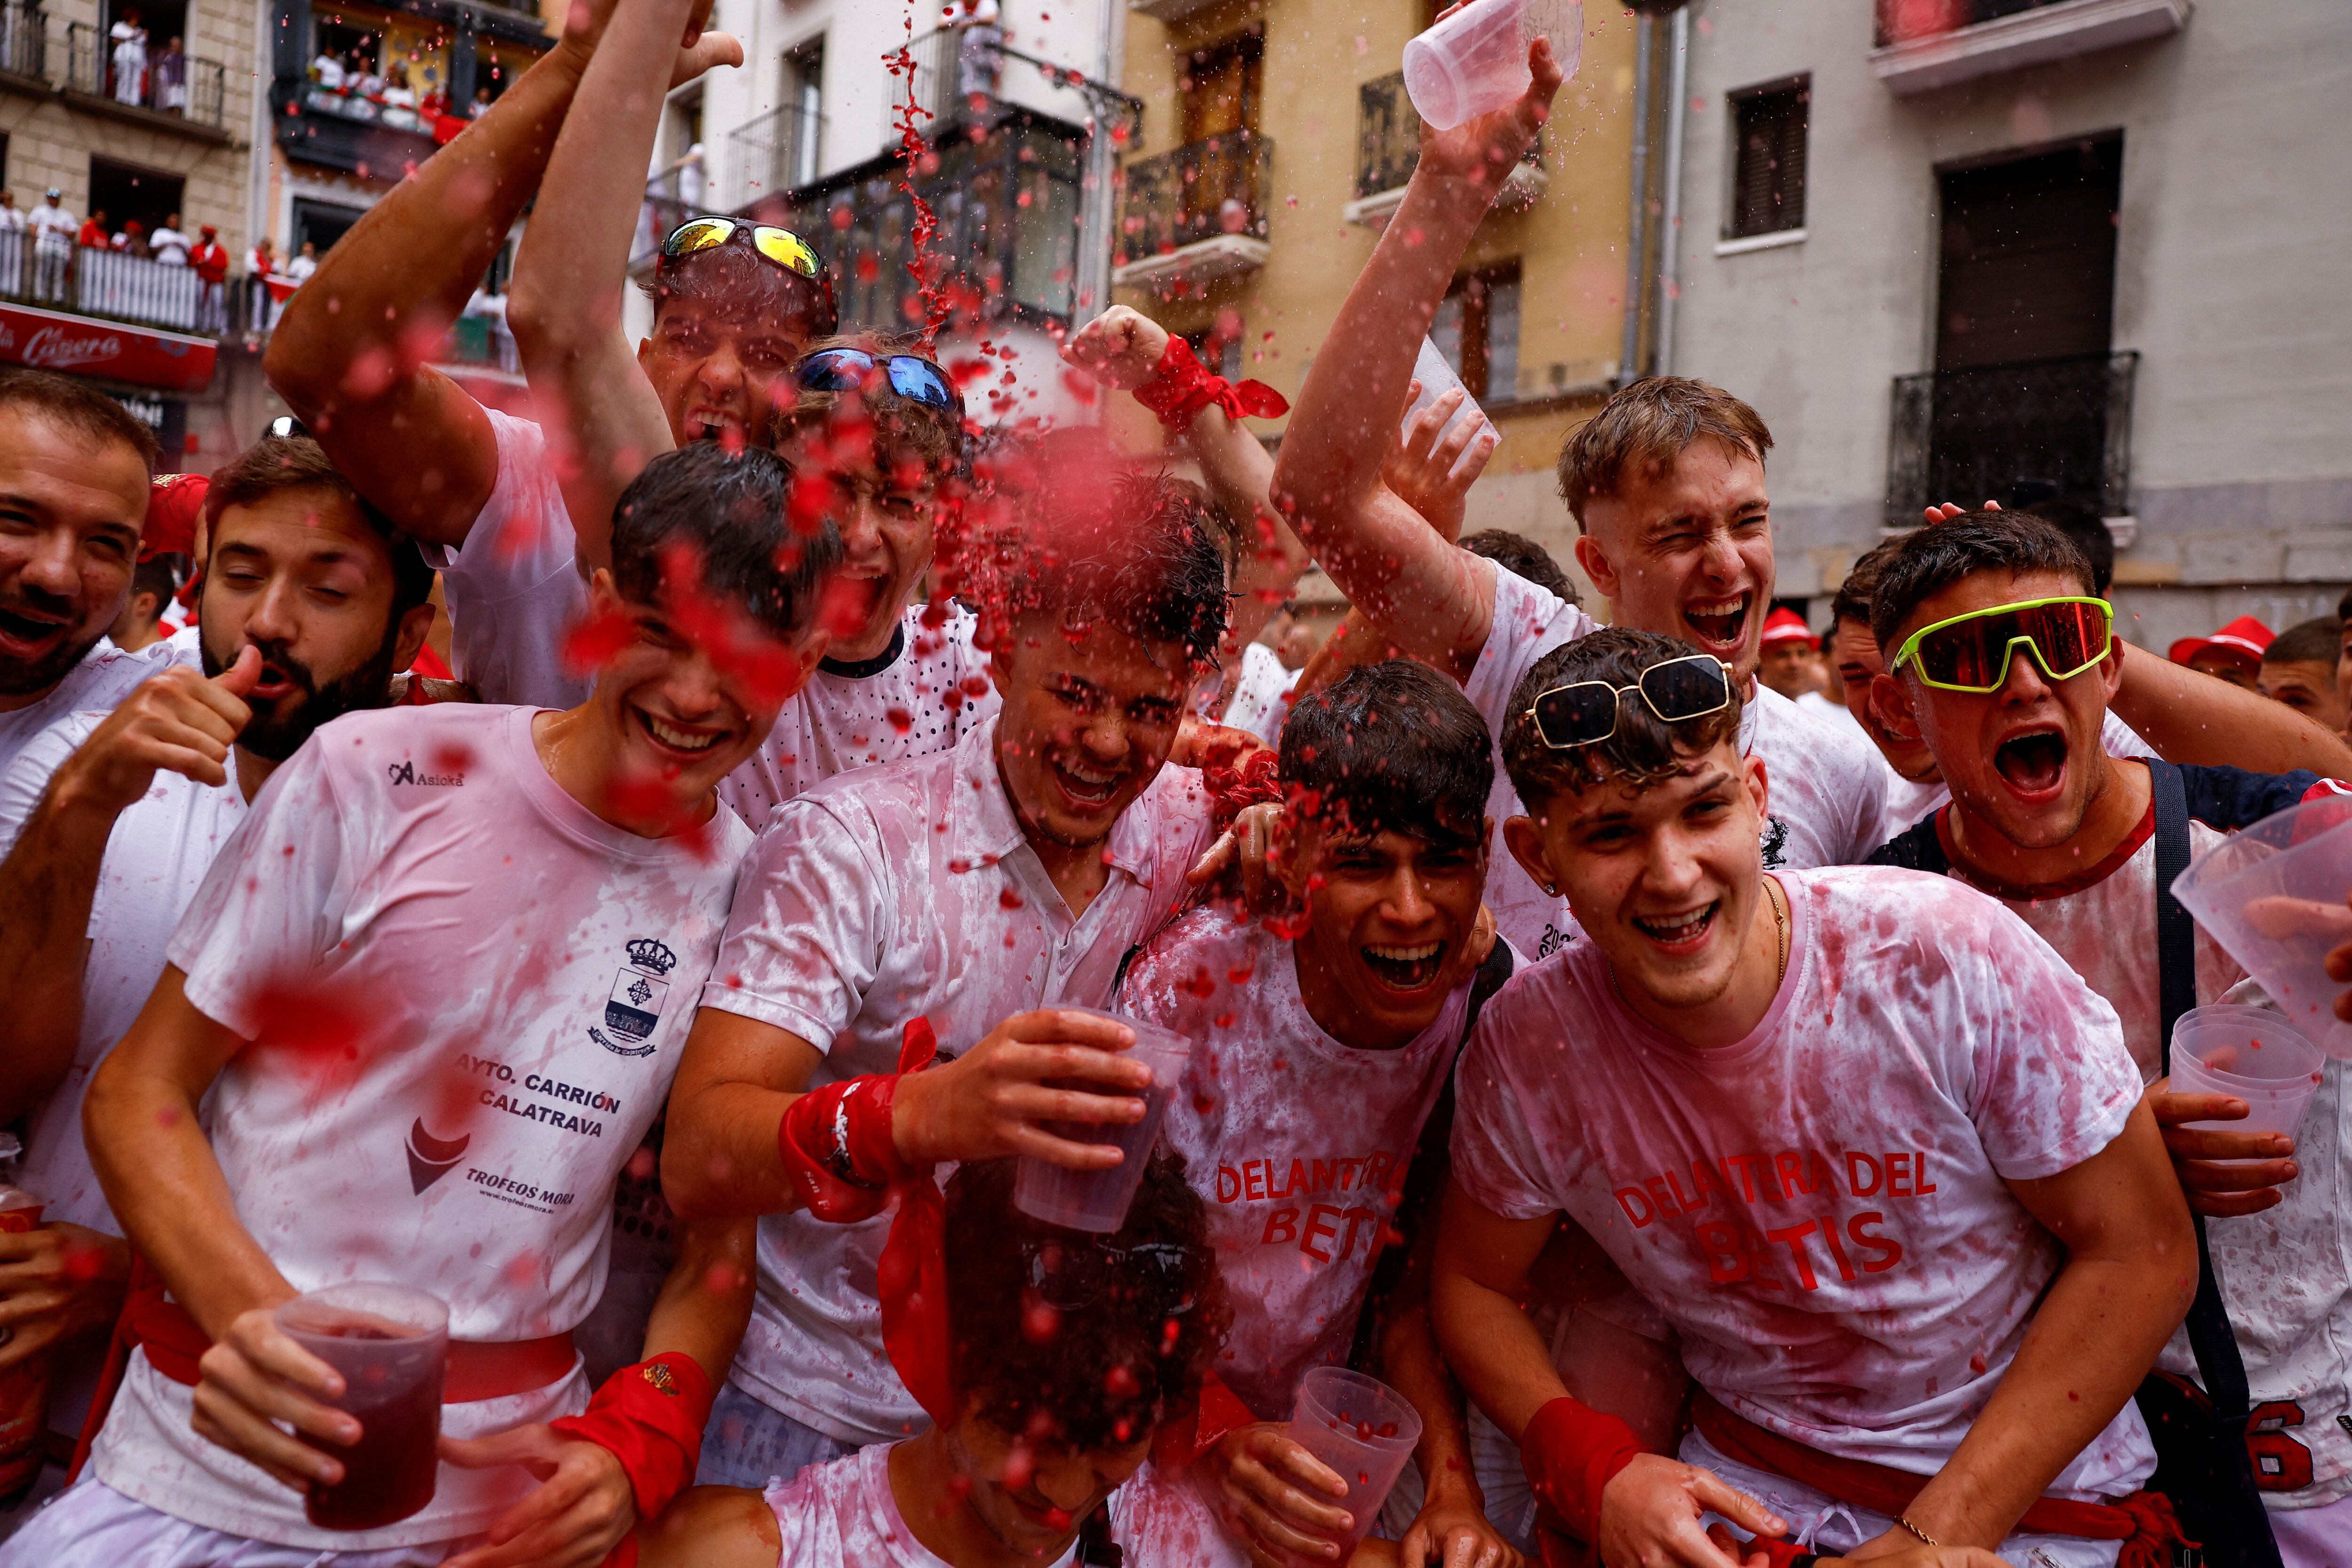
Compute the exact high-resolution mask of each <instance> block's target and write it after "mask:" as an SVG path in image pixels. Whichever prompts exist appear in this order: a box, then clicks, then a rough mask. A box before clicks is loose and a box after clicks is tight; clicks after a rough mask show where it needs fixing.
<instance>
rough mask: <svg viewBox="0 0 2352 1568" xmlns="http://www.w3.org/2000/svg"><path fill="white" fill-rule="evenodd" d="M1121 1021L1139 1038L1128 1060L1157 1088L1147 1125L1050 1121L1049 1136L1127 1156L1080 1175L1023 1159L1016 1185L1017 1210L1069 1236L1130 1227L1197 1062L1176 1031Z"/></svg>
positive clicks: (1148, 1097) (1149, 1095)
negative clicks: (1172, 1105)
mask: <svg viewBox="0 0 2352 1568" xmlns="http://www.w3.org/2000/svg"><path fill="white" fill-rule="evenodd" d="M1060 1010H1061V1011H1063V1012H1075V1013H1092V1014H1093V1015H1094V1016H1095V1017H1097V1018H1110V1017H1111V1016H1112V1015H1111V1014H1109V1013H1107V1012H1102V1011H1099V1010H1097V1009H1094V1008H1063V1009H1060ZM1116 1021H1118V1022H1119V1023H1122V1024H1125V1025H1126V1026H1127V1027H1128V1028H1129V1029H1131V1030H1134V1031H1135V1043H1134V1044H1133V1045H1131V1046H1129V1047H1128V1054H1129V1055H1130V1056H1132V1057H1134V1058H1135V1059H1136V1060H1137V1061H1140V1062H1142V1063H1143V1064H1144V1065H1145V1066H1147V1067H1149V1068H1150V1069H1151V1087H1150V1089H1148V1090H1145V1091H1144V1092H1143V1119H1142V1120H1141V1121H1139V1122H1129V1123H1128V1124H1126V1125H1124V1126H1119V1125H1114V1124H1109V1123H1103V1122H1095V1123H1088V1122H1049V1123H1046V1124H1045V1127H1046V1130H1047V1131H1049V1132H1051V1133H1053V1134H1055V1136H1057V1137H1063V1138H1067V1139H1069V1140H1070V1141H1071V1142H1073V1143H1079V1144H1110V1145H1115V1146H1116V1147H1117V1148H1118V1151H1119V1154H1120V1155H1121V1158H1120V1160H1119V1162H1118V1164H1117V1165H1115V1166H1111V1167H1110V1168H1109V1169H1108V1170H1100V1171H1074V1170H1070V1169H1067V1168H1066V1167H1065V1166H1057V1165H1055V1164H1054V1163H1052V1162H1051V1161H1049V1160H1041V1159H1034V1158H1032V1157H1030V1156H1028V1155H1023V1156H1022V1159H1021V1169H1020V1171H1019V1172H1018V1174H1016V1175H1015V1176H1014V1177H1013V1207H1015V1208H1018V1209H1019V1210H1020V1211H1021V1212H1022V1213H1024V1214H1026V1215H1028V1216H1030V1217H1031V1218H1035V1219H1042V1220H1044V1221H1045V1223H1047V1224H1048V1225H1058V1226H1061V1227H1063V1228H1065V1229H1068V1230H1087V1231H1093V1232H1095V1233H1097V1234H1098V1235H1108V1234H1109V1233H1110V1232H1112V1231H1114V1230H1117V1229H1118V1228H1119V1227H1120V1226H1122V1225H1124V1224H1126V1223H1127V1206H1128V1205H1129V1204H1130V1203H1133V1202H1134V1201H1135V1189H1136V1187H1137V1186H1139V1185H1140V1184H1141V1183H1142V1181H1143V1167H1144V1166H1145V1164H1146V1163H1147V1162H1149V1161H1150V1158H1151V1146H1152V1145H1154V1144H1156V1143H1158V1142H1159V1141H1160V1121H1161V1120H1162V1119H1163V1118H1164V1117H1165V1116H1166V1115H1167V1114H1168V1104H1169V1102H1170V1101H1171V1100H1173V1099H1174V1098H1175V1097H1176V1081H1177V1080H1178V1079H1179V1078H1181V1076H1182V1075H1183V1072H1184V1064H1185V1063H1186V1062H1187V1061H1191V1060H1192V1041H1191V1040H1187V1039H1185V1038H1184V1037H1183V1036H1182V1035H1181V1034H1178V1033H1176V1032H1175V1031H1174V1030H1165V1029H1161V1028H1160V1026H1159V1025H1157V1024H1149V1023H1142V1022H1139V1021H1138V1020H1137V1019H1130V1018H1122V1019H1117V1020H1116ZM1071 1087H1073V1088H1080V1089H1085V1090H1087V1091H1089V1092H1094V1093H1101V1092H1104V1091H1103V1089H1102V1087H1101V1085H1099V1084H1094V1083H1074V1084H1072V1085H1071Z"/></svg>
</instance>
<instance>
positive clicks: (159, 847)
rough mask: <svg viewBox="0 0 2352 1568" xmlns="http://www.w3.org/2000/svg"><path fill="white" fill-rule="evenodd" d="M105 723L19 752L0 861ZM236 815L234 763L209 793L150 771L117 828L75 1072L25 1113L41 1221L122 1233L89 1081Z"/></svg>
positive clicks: (3, 819) (4, 797) (44, 738)
mask: <svg viewBox="0 0 2352 1568" xmlns="http://www.w3.org/2000/svg"><path fill="white" fill-rule="evenodd" d="M106 717H107V716H106V715H105V714H103V713H78V714H72V715H69V716H67V717H66V718H63V719H61V720H59V721H58V723H56V724H53V725H51V726H50V727H48V728H47V729H45V730H43V731H42V732H41V733H40V734H39V735H37V736H35V737H33V738H32V739H31V740H30V741H28V742H27V743H26V746H25V748H24V750H22V751H20V752H19V753H17V755H16V761H15V762H13V763H11V764H10V765H9V768H8V770H7V772H6V774H5V776H0V855H5V853H6V852H7V851H8V850H10V849H13V848H14V847H15V845H16V837H17V835H18V834H19V833H21V832H22V831H24V827H25V824H26V821H29V820H30V819H31V817H32V814H33V811H34V809H35V808H36V807H37V806H38V805H39V804H40V799H41V791H42V790H43V789H44V788H46V787H47V783H48V780H49V776H50V775H51V774H53V773H55V772H56V771H57V769H58V765H59V764H61V763H62V762H64V761H65V759H66V758H68V757H69V756H71V755H72V754H73V753H74V751H75V750H76V749H77V748H79V747H80V746H81V744H82V743H83V742H84V741H86V740H88V739H89V737H90V734H91V732H92V731H94V730H96V729H97V728H98V727H99V726H100V725H101V724H103V723H105V722H106ZM245 816H246V802H245V795H244V793H243V791H241V790H240V789H238V788H237V784H236V768H235V767H234V765H232V766H231V768H230V769H229V778H228V780H227V782H226V783H224V784H218V785H213V784H199V783H197V782H195V781H194V779H187V778H184V777H183V776H182V775H180V774H177V773H172V772H167V771H163V770H161V769H159V770H158V771H157V772H156V774H155V781H154V783H152V785H150V786H149V787H148V789H147V793H146V794H145V795H143V796H142V797H140V799H139V800H136V801H134V802H132V803H131V806H130V807H129V808H127V809H126V810H124V811H123V812H122V814H121V816H119V817H117V818H115V820H114V829H113V831H112V833H111V834H110V836H109V837H108V839H107V841H106V855H105V859H104V860H103V861H102V862H100V866H99V872H98V886H97V888H96V890H95V891H94V893H93V894H92V896H91V899H90V905H89V928H88V936H89V962H88V964H87V965H86V967H84V968H83V970H82V981H81V1035H80V1039H79V1041H78V1042H77V1044H76V1047H75V1051H74V1061H73V1066H72V1067H71V1068H70V1069H69V1070H68V1071H67V1073H66V1077H65V1081H64V1082H62V1083H60V1084H58V1087H57V1088H56V1089H55V1090H54V1091H53V1092H51V1093H50V1095H49V1097H48V1098H47V1100H45V1101H43V1102H42V1103H41V1104H40V1105H39V1106H38V1107H37V1109H36V1110H35V1111H34V1112H33V1113H32V1116H31V1124H30V1127H29V1130H28V1131H27V1133H26V1137H25V1159H24V1166H23V1171H24V1185H25V1186H26V1187H27V1188H29V1189H30V1190H31V1191H33V1192H35V1193H37V1194H38V1195H40V1197H41V1198H42V1199H43V1200H44V1202H45V1203H46V1204H47V1208H46V1209H45V1210H44V1218H47V1219H51V1220H60V1219H61V1220H66V1221H68V1222H70V1223H72V1224H75V1225H86V1226H89V1228H91V1229H93V1230H103V1231H105V1232H106V1233H107V1234H108V1235H110V1236H120V1235H121V1234H122V1228H121V1226H120V1225H118V1224H116V1223H115V1220H114V1211H113V1210H112V1209H111V1208H110V1207H108V1206H107V1202H106V1194H105V1193H104V1192H102V1191H101V1190H100V1188H99V1185H98V1176H97V1173H96V1172H94V1171H93V1170H91V1168H90V1164H89V1151H88V1150H87V1149H86V1148H85V1146H84V1145H83V1144H82V1137H81V1103H82V1096H83V1095H84V1094H85V1093H86V1092H88V1090H89V1075H90V1074H91V1073H93V1072H95V1071H98V1064H99V1062H100V1061H102V1060H104V1058H105V1056H106V1053H107V1052H108V1051H111V1050H113V1049H114V1042H115V1041H116V1040H121V1038H122V1037H123V1036H124V1035H125V1034H127V1033H129V1032H130V1030H131V1023H132V1021H133V1020H134V1019H137V1018H138V1016H139V1009H141V1008H142V1007H144V1006H146V1005H147V997H148V993H149V992H151V991H152V990H153V989H154V988H155V981H156V979H157V977H160V976H161V975H162V974H163V950H164V945H165V944H166V943H168V942H169V941H170V940H171V937H172V931H173V927H175V926H176V925H178V924H179V922H180V915H181V914H182V912H183V911H184V910H185V909H186V908H187V906H188V904H189V901H190V900H192V899H194V897H195V895H196V889H197V887H198V885H199V884H201V883H203V881H204V879H205V872H207V871H208V870H210V869H211V867H212V862H213V857H214V856H215V854H217V853H219V852H220V848H221V846H222V845H223V844H224V843H226V841H227V840H228V837H229V835H230V834H231V833H232V832H234V831H236V826H237V824H238V823H240V822H242V821H245Z"/></svg>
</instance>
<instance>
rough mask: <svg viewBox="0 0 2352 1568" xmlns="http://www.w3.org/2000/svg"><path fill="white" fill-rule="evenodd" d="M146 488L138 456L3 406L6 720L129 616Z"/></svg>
mask: <svg viewBox="0 0 2352 1568" xmlns="http://www.w3.org/2000/svg"><path fill="white" fill-rule="evenodd" d="M148 489H149V483H148V476H147V466H146V464H145V463H144V462H142V460H141V458H140V455H139V454H138V453H137V452H135V451H133V450H132V449H131V447H129V446H127V445H125V444H121V443H119V442H112V441H105V440H101V439H99V438H97V437H94V436H91V435H89V434H83V433H82V432H80V431H78V430H75V429H72V428H70V427H68V426H66V425H63V424H59V423H56V422H54V421H52V420H49V419H47V418H44V417H43V416H42V415H41V414H40V413H38V412H37V411H35V410H32V409H28V408H26V407H25V406H24V405H22V404H18V403H7V404H0V711H5V710H6V709H10V708H16V707H23V706H26V704H28V703H32V702H35V701H37V700H38V699H40V698H41V697H44V696H46V695H48V693H49V691H50V689H51V688H52V687H54V686H55V685H57V684H58V681H60V680H62V679H63V678H64V677H65V674H66V672H67V671H68V670H70V669H72V668H73V667H74V665H76V664H79V663H80V662H81V659H82V656H83V655H84V654H86V653H89V650H90V649H91V648H92V647H93V646H95V645H96V643H97V642H98V640H99V639H100V637H102V636H104V635H105V634H106V629H107V628H108V627H109V626H111V625H113V624H114V622H115V618H116V617H117V616H119V615H121V613H122V607H123V605H124V604H125V603H126V602H127V601H129V598H130V594H131V567H132V564H133V562H134V561H135V560H136V559H137V557H138V554H139V534H140V530H141V529H142V528H143V527H144V526H145V524H146V519H147V494H148Z"/></svg>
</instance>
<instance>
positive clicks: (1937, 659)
mask: <svg viewBox="0 0 2352 1568" xmlns="http://www.w3.org/2000/svg"><path fill="white" fill-rule="evenodd" d="M2115 617H2116V612H2115V607H2114V606H2113V605H2111V604H2109V603H2108V602H2107V601H2105V600H2104V599H2093V598H2091V597H2089V596H2088V595H2082V594H2076V595H2069V596H2067V597H2064V598H2060V599H2029V600H2024V601H2020V602H2018V603H2015V604H1995V605H1992V606H1990V607H1989V608H1987V609H1983V610H1972V611H1970V612H1968V613H1967V614H1966V615H1955V616H1952V617H1951V618H1949V619H1948V620H1944V621H1938V622H1936V623H1935V624H1934V625H1932V626H1922V627H1921V628H1919V630H1918V631H1916V632H1913V633H1911V635H1910V636H1909V637H1908V638H1907V639H1906V640H1905V642H1904V643H1903V646H1902V647H1901V648H1900V649H1898V650H1896V652H1895V661H1894V663H1893V664H1889V665H1888V666H1887V668H1888V670H1889V671H1890V672H1898V671H1900V670H1901V669H1902V668H1903V667H1904V666H1905V665H1906V664H1908V665H1910V666H1912V667H1913V668H1914V669H1916V671H1917V672H1918V674H1919V680H1920V683H1921V684H1922V685H1928V686H1933V687H1935V688H1936V689H1937V690H1938V691H1946V692H1969V693H1973V694H1975V695H1985V694H1987V693H1990V692H1997V691H1999V690H2000V688H2001V687H2002V686H2003V685H2007V684H2008V681H2009V662H2010V660H2011V657H2013V656H2014V653H2015V650H2016V649H2017V647H2018V645H2019V644H2021V643H2022V644H2023V645H2024V646H2025V647H2026V648H2027V650H2029V651H2030V652H2031V653H2032V655H2033V662H2034V663H2035V664H2038V665H2040V666H2041V667H2042V674H2044V675H2046V676H2048V677H2049V678H2050V679H2052V680H2053V681H2067V680H2072V679H2074V677H2075V676H2076V675H2079V674H2082V673H2083V672H2084V671H2085V670H2088V669H2090V668H2092V667H2093V666H2094V665H2095V664H2098V662H2099V661H2100V660H2102V659H2104V658H2105V657H2106V656H2107V650H2108V648H2109V647H2110V645H2111V644H2112V643H2113V642H2114V639H2115Z"/></svg>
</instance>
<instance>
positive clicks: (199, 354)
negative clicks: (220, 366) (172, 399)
mask: <svg viewBox="0 0 2352 1568" xmlns="http://www.w3.org/2000/svg"><path fill="white" fill-rule="evenodd" d="M217 350H218V345H216V344H215V342H214V341H213V340H211V339H210V338H193V337H189V336H187V335H186V334H184V333H181V332H163V331H158V330H156V329H152V328H149V327H127V326H124V325H123V324H122V323H121V322H119V321H99V320H93V319H91V318H89V317H88V316H68V315H66V314H64V313H62V312H60V311H55V310H37V309H35V308H32V307H30V306H26V305H0V360H5V361H9V362H11V363H14V364H19V365H33V366H37V367H38V368H39V369H41V370H45V371H67V372H68V373H70V374H73V375H78V376H98V377H100V378H102V379H104V380H107V381H115V382H129V383H130V384H131V385H132V386H142V387H160V388H163V390H164V391H167V392H202V391H203V390H204V389H205V387H207V386H209V385H210V384H211V383H212V379H213V360H214V358H215V354H216V352H217Z"/></svg>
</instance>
